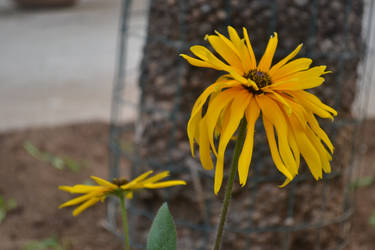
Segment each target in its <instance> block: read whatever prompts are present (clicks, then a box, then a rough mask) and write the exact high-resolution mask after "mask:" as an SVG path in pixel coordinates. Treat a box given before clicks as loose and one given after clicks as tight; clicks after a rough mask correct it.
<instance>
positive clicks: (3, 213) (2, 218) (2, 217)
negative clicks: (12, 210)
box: [0, 208, 7, 223]
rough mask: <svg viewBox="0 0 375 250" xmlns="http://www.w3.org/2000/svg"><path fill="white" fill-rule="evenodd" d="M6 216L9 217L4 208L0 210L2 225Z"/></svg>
mask: <svg viewBox="0 0 375 250" xmlns="http://www.w3.org/2000/svg"><path fill="white" fill-rule="evenodd" d="M6 215H7V211H6V210H5V209H3V208H0V223H1V222H3V220H4V219H5V216H6Z"/></svg>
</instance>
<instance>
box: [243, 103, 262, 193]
mask: <svg viewBox="0 0 375 250" xmlns="http://www.w3.org/2000/svg"><path fill="white" fill-rule="evenodd" d="M259 113H260V111H259V107H258V104H257V103H256V101H255V98H252V99H251V101H250V103H249V106H248V107H247V109H246V111H245V115H246V120H247V131H246V138H245V142H244V144H243V147H242V152H241V155H240V158H239V160H238V176H239V179H240V184H241V185H242V186H244V185H245V184H246V181H247V177H248V175H249V167H250V163H251V157H252V154H253V144H254V127H255V123H256V121H257V119H258V117H259Z"/></svg>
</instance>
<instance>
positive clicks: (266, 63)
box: [258, 32, 278, 72]
mask: <svg viewBox="0 0 375 250" xmlns="http://www.w3.org/2000/svg"><path fill="white" fill-rule="evenodd" d="M277 41H278V40H277V33H276V32H275V33H273V36H271V37H270V40H269V41H268V45H267V48H266V51H265V52H264V54H263V57H262V59H260V62H259V65H258V70H260V71H263V72H268V70H269V69H270V67H271V64H272V59H273V55H274V54H275V51H276V47H277Z"/></svg>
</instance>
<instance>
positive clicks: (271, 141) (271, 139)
mask: <svg viewBox="0 0 375 250" xmlns="http://www.w3.org/2000/svg"><path fill="white" fill-rule="evenodd" d="M262 118H263V125H264V129H265V130H266V136H267V140H268V145H269V147H270V151H271V156H272V159H273V162H274V163H275V165H276V167H277V169H278V170H279V171H280V172H281V173H282V174H283V175H285V176H286V178H288V179H290V180H292V179H293V175H292V174H291V173H290V171H289V170H288V169H287V168H286V167H285V165H284V163H283V162H282V160H281V158H280V154H279V150H278V148H277V145H276V140H275V133H274V128H273V126H272V123H271V122H270V121H268V120H267V118H266V117H265V116H262Z"/></svg>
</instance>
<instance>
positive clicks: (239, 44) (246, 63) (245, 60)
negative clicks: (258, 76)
mask: <svg viewBox="0 0 375 250" xmlns="http://www.w3.org/2000/svg"><path fill="white" fill-rule="evenodd" d="M228 33H229V37H230V40H232V42H233V44H234V46H235V47H236V49H237V50H238V51H239V52H240V54H241V56H240V60H241V66H242V67H241V68H242V69H243V71H244V72H245V73H247V72H248V71H249V70H250V69H251V68H250V64H251V62H250V56H249V54H248V50H247V48H246V46H245V44H244V42H243V41H242V40H241V38H240V37H239V36H238V34H237V31H236V30H235V29H234V28H233V27H232V26H228Z"/></svg>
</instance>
